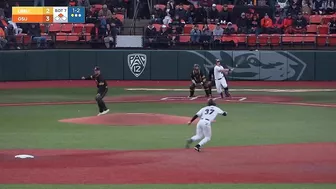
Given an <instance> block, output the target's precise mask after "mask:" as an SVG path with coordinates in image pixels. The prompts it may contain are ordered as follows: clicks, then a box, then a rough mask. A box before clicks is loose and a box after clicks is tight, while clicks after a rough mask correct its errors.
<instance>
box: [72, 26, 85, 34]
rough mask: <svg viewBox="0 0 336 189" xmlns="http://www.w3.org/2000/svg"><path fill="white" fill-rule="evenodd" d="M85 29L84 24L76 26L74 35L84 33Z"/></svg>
mask: <svg viewBox="0 0 336 189" xmlns="http://www.w3.org/2000/svg"><path fill="white" fill-rule="evenodd" d="M83 29H84V24H74V25H73V33H82V32H83Z"/></svg>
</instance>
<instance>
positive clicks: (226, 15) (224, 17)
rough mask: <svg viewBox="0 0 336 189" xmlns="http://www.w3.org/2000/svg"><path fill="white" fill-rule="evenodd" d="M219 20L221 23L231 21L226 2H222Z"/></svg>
mask: <svg viewBox="0 0 336 189" xmlns="http://www.w3.org/2000/svg"><path fill="white" fill-rule="evenodd" d="M219 21H220V23H221V24H226V23H227V22H231V13H230V12H229V9H228V5H227V4H224V5H223V9H222V11H221V12H219Z"/></svg>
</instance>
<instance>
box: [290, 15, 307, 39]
mask: <svg viewBox="0 0 336 189" xmlns="http://www.w3.org/2000/svg"><path fill="white" fill-rule="evenodd" d="M306 31H307V20H306V19H305V18H304V17H303V16H302V13H299V14H298V17H297V18H296V19H295V20H294V22H293V33H298V34H304V33H306Z"/></svg>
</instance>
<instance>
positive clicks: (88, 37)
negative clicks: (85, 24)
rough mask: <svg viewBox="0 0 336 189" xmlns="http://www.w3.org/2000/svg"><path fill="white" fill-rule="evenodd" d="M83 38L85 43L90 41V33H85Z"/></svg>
mask: <svg viewBox="0 0 336 189" xmlns="http://www.w3.org/2000/svg"><path fill="white" fill-rule="evenodd" d="M84 38H85V41H91V34H90V33H85V34H84Z"/></svg>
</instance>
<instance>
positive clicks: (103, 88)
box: [85, 67, 109, 113]
mask: <svg viewBox="0 0 336 189" xmlns="http://www.w3.org/2000/svg"><path fill="white" fill-rule="evenodd" d="M94 71H95V74H93V75H90V76H88V77H85V80H94V81H95V82H96V84H97V95H96V98H95V100H96V101H97V104H98V108H99V113H104V112H105V113H107V112H106V111H109V110H108V108H107V107H106V104H105V102H104V100H103V98H104V97H105V96H106V94H107V91H108V87H107V82H106V80H105V79H104V77H103V76H102V74H101V73H100V68H99V67H95V68H94Z"/></svg>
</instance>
